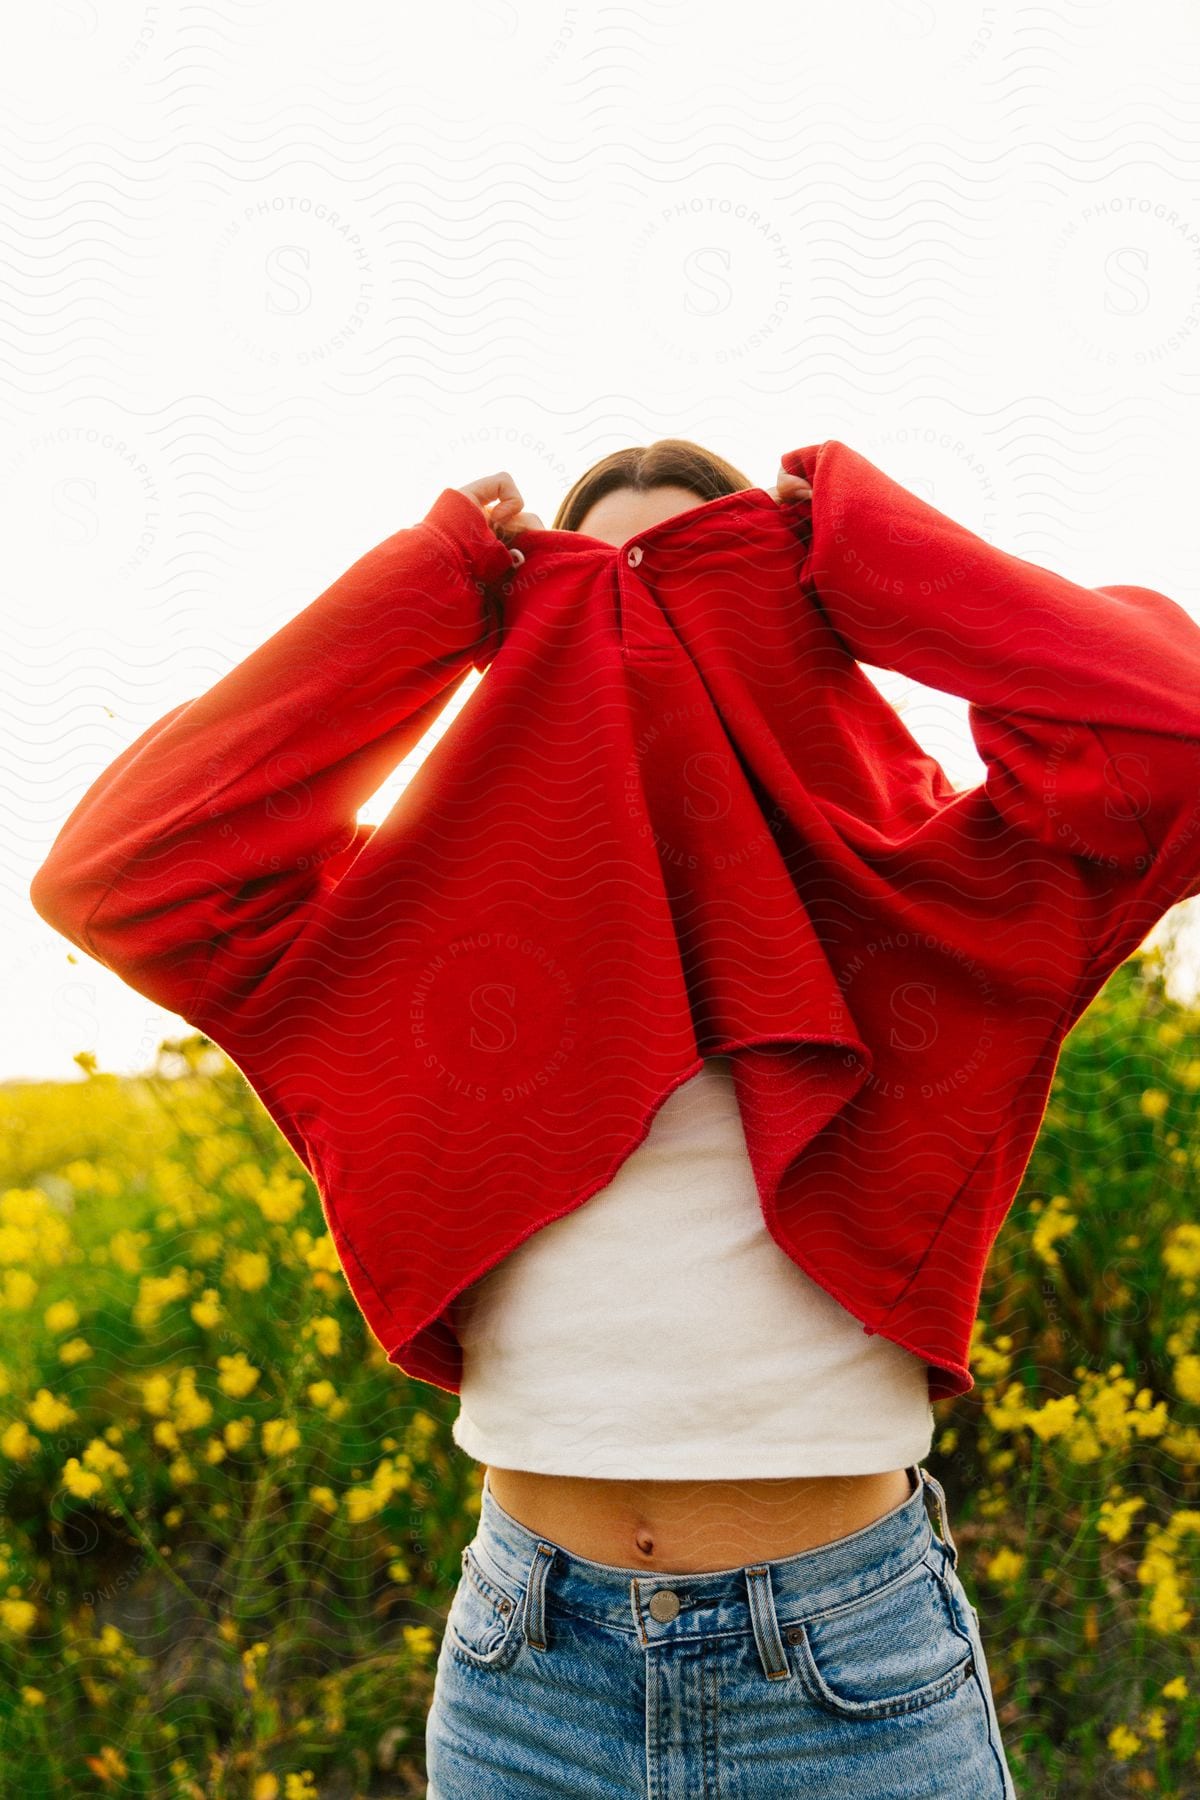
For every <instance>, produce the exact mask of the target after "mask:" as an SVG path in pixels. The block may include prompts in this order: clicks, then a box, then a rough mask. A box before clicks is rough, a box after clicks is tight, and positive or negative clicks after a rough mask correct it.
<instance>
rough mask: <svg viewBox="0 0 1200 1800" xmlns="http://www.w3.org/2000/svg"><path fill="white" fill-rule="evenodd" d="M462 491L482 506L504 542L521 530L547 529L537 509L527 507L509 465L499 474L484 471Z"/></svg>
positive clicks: (489, 522)
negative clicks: (535, 510) (533, 511)
mask: <svg viewBox="0 0 1200 1800" xmlns="http://www.w3.org/2000/svg"><path fill="white" fill-rule="evenodd" d="M458 491H459V493H460V494H465V495H466V496H467V498H468V499H469V500H474V501H475V503H476V505H477V506H479V507H480V508H481V510H482V512H483V515H484V517H485V518H486V519H487V522H488V524H489V525H490V526H491V528H492V530H493V531H494V532H495V533H496V536H497V537H498V538H499V539H500V540H501V542H502V543H507V542H508V540H509V539H510V538H512V537H515V536H516V535H517V533H518V532H521V531H530V530H532V531H544V530H545V529H546V528H545V526H544V525H543V524H542V521H541V520H540V519H539V518H538V516H537V514H536V513H531V512H526V511H525V510H524V507H525V502H524V500H523V499H522V497H521V491H520V489H519V488H518V486H517V484H516V482H515V481H514V480H513V478H512V476H511V475H510V474H509V472H508V470H507V469H501V471H500V473H499V474H498V475H481V476H480V478H479V480H478V481H469V482H468V483H467V485H466V487H461V488H459V490H458Z"/></svg>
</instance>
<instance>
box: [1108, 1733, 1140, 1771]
mask: <svg viewBox="0 0 1200 1800" xmlns="http://www.w3.org/2000/svg"><path fill="white" fill-rule="evenodd" d="M1108 1747H1109V1749H1110V1750H1111V1751H1112V1753H1113V1755H1114V1756H1115V1757H1116V1758H1117V1760H1118V1761H1119V1762H1128V1761H1129V1758H1130V1757H1131V1756H1136V1755H1137V1753H1138V1751H1139V1750H1140V1749H1141V1747H1142V1740H1141V1739H1140V1738H1137V1737H1135V1736H1134V1735H1133V1733H1132V1731H1130V1729H1129V1727H1128V1725H1114V1726H1113V1728H1112V1730H1111V1731H1110V1732H1109V1734H1108Z"/></svg>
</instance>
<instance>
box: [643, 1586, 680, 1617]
mask: <svg viewBox="0 0 1200 1800" xmlns="http://www.w3.org/2000/svg"><path fill="white" fill-rule="evenodd" d="M678 1612H679V1595H678V1594H677V1593H676V1592H675V1590H674V1588H660V1589H659V1590H658V1592H657V1594H655V1595H654V1597H653V1598H652V1600H651V1601H650V1617H651V1618H652V1619H657V1620H658V1622H659V1624H660V1625H665V1624H666V1623H667V1622H668V1620H670V1619H674V1618H675V1617H676V1616H677V1615H678Z"/></svg>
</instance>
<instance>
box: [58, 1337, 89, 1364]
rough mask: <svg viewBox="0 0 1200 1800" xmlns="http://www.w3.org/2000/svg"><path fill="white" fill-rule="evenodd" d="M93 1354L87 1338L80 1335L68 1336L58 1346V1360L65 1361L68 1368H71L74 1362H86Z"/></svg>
mask: <svg viewBox="0 0 1200 1800" xmlns="http://www.w3.org/2000/svg"><path fill="white" fill-rule="evenodd" d="M94 1354H95V1352H94V1351H93V1349H92V1346H91V1345H90V1344H89V1343H88V1341H87V1339H86V1338H81V1337H74V1338H68V1339H67V1341H66V1343H65V1344H60V1345H59V1347H58V1360H59V1362H60V1363H65V1364H66V1366H67V1368H68V1369H73V1368H74V1367H75V1364H76V1363H80V1362H86V1361H87V1359H88V1357H89V1356H93V1355H94Z"/></svg>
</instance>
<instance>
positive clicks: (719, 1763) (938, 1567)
mask: <svg viewBox="0 0 1200 1800" xmlns="http://www.w3.org/2000/svg"><path fill="white" fill-rule="evenodd" d="M750 486H751V483H750V482H749V481H748V480H747V479H746V477H745V476H744V475H742V474H741V473H740V472H739V471H738V470H737V469H735V468H733V467H732V466H731V465H730V464H729V463H727V462H725V461H724V460H723V459H722V458H720V457H718V456H715V455H712V454H710V453H709V452H707V451H705V450H703V449H701V448H700V447H699V446H697V445H695V444H692V443H689V442H687V441H685V440H681V439H666V440H662V441H660V442H658V443H656V444H654V445H652V446H651V447H650V448H648V449H630V450H626V451H620V452H617V453H615V454H613V455H611V456H608V457H606V458H604V459H603V460H602V461H601V462H599V463H597V464H596V465H595V466H594V467H593V468H592V469H590V470H589V471H588V472H587V473H586V474H585V475H583V476H582V477H581V478H580V479H579V480H578V481H577V482H576V483H575V485H574V486H573V487H572V488H571V490H570V492H569V493H568V494H567V495H566V497H565V498H564V499H563V501H562V503H561V505H560V506H559V508H558V511H557V514H556V515H555V519H554V529H556V530H565V531H576V532H581V533H583V534H585V535H588V536H591V537H594V538H597V539H599V540H601V541H602V542H604V543H607V544H612V545H624V544H626V543H628V542H629V541H630V540H631V539H632V538H634V537H635V536H636V535H637V534H639V533H641V532H643V531H645V530H646V529H647V528H648V527H650V526H652V525H654V524H657V523H658V522H660V521H661V520H664V519H667V518H669V517H672V516H674V515H676V514H679V513H681V512H684V511H686V510H688V509H690V508H693V507H696V506H698V505H701V504H703V503H704V502H706V501H708V500H710V499H713V498H715V497H717V496H719V495H723V494H732V493H735V492H739V491H741V490H743V489H746V488H748V487H750ZM460 491H461V492H462V493H464V494H466V495H468V496H469V497H470V498H471V499H473V500H474V501H476V502H477V503H478V504H479V505H480V506H481V507H482V508H483V509H484V512H485V515H486V516H487V517H488V518H489V521H490V523H491V525H492V527H493V529H494V530H495V531H496V533H497V534H498V535H499V536H500V537H501V539H502V540H503V541H504V542H506V543H508V544H510V545H515V544H516V540H517V539H518V537H519V535H520V533H521V532H522V531H523V530H527V529H531V528H532V529H544V528H543V527H542V522H541V520H540V519H538V518H537V517H536V516H535V515H533V514H531V513H528V512H526V511H524V510H523V504H524V503H523V500H522V497H521V495H520V494H519V492H518V491H517V489H516V487H515V484H514V483H513V481H512V478H511V477H510V476H509V475H508V474H507V473H501V474H497V475H495V476H492V477H487V478H484V479H481V480H479V481H475V482H472V483H469V484H468V485H467V486H466V487H465V488H463V489H461V490H460ZM770 491H771V493H772V495H773V497H774V498H775V499H776V500H778V501H780V502H787V501H790V500H793V499H796V498H799V497H805V496H808V495H810V494H811V489H810V487H809V485H808V483H807V482H806V481H804V480H802V479H800V478H799V477H796V476H793V475H790V474H788V473H787V472H786V471H785V470H784V469H782V468H781V469H780V471H779V475H778V478H777V485H776V487H775V488H774V489H772V490H770ZM651 1202H652V1204H651ZM651 1216H653V1218H654V1220H655V1230H654V1232H653V1234H651V1235H650V1236H649V1237H648V1234H647V1233H646V1231H645V1220H646V1219H647V1218H648V1217H651ZM685 1225H686V1229H684V1227H685ZM685 1244H686V1246H687V1249H686V1253H685V1252H684V1250H683V1249H682V1246H683V1245H685ZM685 1254H686V1262H684V1261H683V1260H682V1259H683V1258H684V1256H685ZM680 1293H683V1294H684V1295H685V1296H686V1304H685V1305H683V1306H682V1307H680V1306H675V1305H672V1299H673V1298H675V1297H677V1296H678V1295H679V1294H680ZM455 1323H456V1329H457V1331H458V1335H459V1338H460V1341H461V1343H462V1346H463V1354H464V1372H463V1381H462V1391H461V1408H460V1412H459V1415H458V1417H457V1419H456V1421H455V1425H454V1436H455V1440H456V1442H458V1443H459V1444H460V1446H462V1447H463V1448H464V1449H466V1450H467V1451H468V1452H469V1453H471V1454H472V1455H474V1456H475V1457H476V1458H477V1460H479V1461H480V1462H481V1463H482V1464H483V1465H484V1471H485V1485H484V1492H483V1495H482V1502H481V1514H480V1522H479V1529H478V1531H477V1532H476V1535H475V1537H474V1539H473V1540H472V1543H471V1544H470V1545H469V1546H468V1548H467V1549H466V1550H465V1551H464V1553H463V1576H462V1579H461V1581H460V1583H459V1585H458V1588H457V1590H456V1593H455V1596H454V1601H453V1605H452V1608H451V1612H450V1617H449V1620H448V1626H447V1631H446V1634H445V1637H444V1639H443V1644H442V1650H441V1655H440V1658H439V1663H438V1673H437V1684H436V1690H435V1694H434V1700H433V1704H432V1706H431V1709H430V1714H429V1719H428V1723H427V1753H428V1763H429V1778H430V1786H429V1790H428V1791H429V1794H430V1795H431V1796H433V1797H435V1800H462V1797H464V1796H467V1795H472V1796H475V1795H488V1796H491V1795H495V1796H508V1795H513V1796H516V1795H535V1794H545V1795H551V1794H554V1795H579V1796H590V1795H596V1796H600V1795H605V1796H617V1795H635V1794H650V1793H653V1794H655V1795H663V1796H665V1795H667V1794H675V1793H678V1794H680V1795H683V1794H685V1793H686V1794H692V1793H696V1794H700V1793H704V1794H708V1793H712V1794H714V1795H715V1794H718V1793H728V1794H737V1795H739V1796H747V1797H749V1796H754V1795H760V1794H763V1795H765V1794H767V1793H771V1794H783V1793H792V1792H805V1793H810V1792H811V1793H821V1794H822V1795H826V1796H836V1795H841V1794H845V1795H847V1796H849V1795H851V1794H853V1795H855V1796H858V1797H863V1800H870V1797H873V1796H884V1795H895V1796H901V1795H903V1796H910V1795H915V1794H933V1793H936V1794H937V1795H938V1796H939V1797H940V1800H952V1797H953V1796H955V1795H960V1794H961V1795H964V1796H966V1795H970V1796H972V1800H984V1797H985V1796H988V1795H998V1796H999V1795H1012V1794H1013V1793H1014V1789H1013V1786H1012V1781H1011V1776H1010V1775H1009V1772H1008V1769H1007V1765H1006V1762H1005V1758H1004V1751H1003V1746H1002V1743H1001V1739H1000V1732H999V1726H998V1722H997V1717H996V1711H995V1706H994V1702H993V1697H992V1692H991V1687H990V1682H989V1678H988V1671H987V1664H986V1659H985V1656H984V1651H983V1646H982V1643H981V1641H980V1635H979V1623H978V1617H977V1615H976V1613H975V1611H974V1608H973V1607H972V1606H971V1605H970V1602H969V1601H968V1599H967V1596H966V1594H965V1591H964V1589H963V1587H962V1584H961V1581H960V1580H959V1576H958V1572H957V1567H956V1561H957V1553H956V1549H955V1546H954V1541H953V1537H952V1534H951V1531H950V1526H949V1522H948V1518H947V1513H946V1505H945V1496H944V1494H943V1492H942V1489H941V1487H940V1486H939V1484H938V1483H937V1482H936V1481H935V1480H934V1478H933V1477H932V1476H931V1475H929V1473H928V1471H926V1470H925V1469H924V1468H923V1466H922V1458H923V1456H924V1455H925V1454H927V1452H928V1450H929V1447H930V1443H931V1440H932V1413H931V1410H930V1406H929V1397H928V1391H927V1383H926V1369H925V1366H924V1364H923V1363H922V1362H921V1361H920V1360H919V1359H918V1358H917V1357H915V1356H914V1355H912V1354H911V1353H910V1352H908V1351H906V1350H904V1349H902V1348H901V1347H900V1346H898V1345H897V1344H894V1343H891V1342H890V1341H889V1340H888V1339H886V1338H884V1337H882V1336H879V1335H873V1336H867V1337H864V1335H863V1333H862V1330H861V1326H860V1324H859V1321H857V1320H856V1319H855V1318H853V1317H852V1316H851V1315H850V1314H849V1313H848V1312H847V1311H845V1310H844V1309H843V1308H842V1307H841V1306H840V1305H839V1304H838V1303H837V1302H836V1301H835V1300H834V1299H833V1298H832V1297H831V1296H830V1295H829V1294H827V1293H825V1292H824V1291H823V1289H821V1288H820V1287H818V1286H817V1285H816V1284H815V1283H814V1282H812V1281H811V1280H810V1279H809V1278H808V1277H807V1276H806V1275H805V1274H803V1272H802V1271H801V1270H800V1269H798V1268H797V1267H796V1266H795V1265H794V1264H793V1263H792V1262H791V1261H790V1260H789V1258H788V1257H786V1256H785V1255H784V1253H783V1252H782V1251H781V1250H780V1249H779V1247H778V1245H777V1244H775V1243H774V1242H773V1240H772V1239H771V1238H770V1237H769V1236H768V1234H767V1232H766V1230H765V1228H764V1226H763V1221H762V1217H761V1212H760V1209H759V1206H758V1202H757V1196H756V1193H755V1187H754V1182H753V1178H752V1176H751V1173H750V1168H749V1164H748V1162H747V1160H746V1153H745V1142H744V1138H743V1136H742V1133H741V1129H740V1126H739V1119H738V1107H737V1102H736V1098H735V1095H734V1088H733V1083H732V1077H731V1071H730V1067H729V1059H728V1058H727V1057H723V1056H721V1057H710V1058H709V1059H708V1060H707V1061H706V1063H705V1065H704V1067H703V1069H702V1070H701V1072H700V1073H699V1074H697V1075H695V1076H694V1077H692V1078H691V1079H690V1080H689V1081H687V1082H685V1083H684V1084H683V1085H682V1086H680V1087H679V1088H677V1089H676V1090H675V1092H673V1093H672V1094H671V1095H670V1096H669V1098H668V1100H667V1102H666V1103H665V1104H664V1105H663V1106H662V1107H661V1109H660V1110H659V1112H658V1113H657V1114H656V1116H655V1118H654V1121H653V1124H652V1126H651V1129H650V1132H649V1135H648V1136H647V1138H646V1139H645V1140H644V1142H643V1143H642V1144H641V1145H640V1146H639V1147H638V1148H637V1149H636V1150H635V1151H634V1152H633V1154H632V1155H631V1156H629V1158H628V1159H627V1161H626V1162H625V1163H624V1165H623V1166H622V1167H621V1169H620V1170H619V1172H618V1175H617V1177H616V1178H615V1179H614V1180H613V1181H612V1183H611V1184H610V1185H609V1187H608V1188H606V1189H604V1190H602V1191H601V1192H599V1193H597V1194H595V1195H593V1197H592V1198H591V1200H590V1201H589V1202H588V1204H587V1205H586V1206H584V1207H582V1208H579V1209H577V1210H576V1211H574V1212H572V1213H570V1214H568V1215H567V1217H565V1218H563V1219H559V1220H556V1221H554V1222H553V1223H552V1224H550V1225H549V1226H547V1227H545V1228H544V1229H543V1230H542V1231H540V1232H538V1233H536V1234H535V1235H534V1236H533V1237H531V1238H528V1239H526V1240H525V1242H523V1243H522V1244H520V1245H519V1246H518V1247H517V1249H516V1250H515V1251H514V1252H512V1253H511V1254H510V1255H509V1257H508V1258H507V1259H506V1260H505V1261H504V1262H503V1263H502V1264H501V1265H499V1266H498V1267H496V1268H494V1269H492V1270H491V1271H490V1272H489V1273H488V1275H486V1276H485V1277H484V1278H483V1279H482V1280H481V1281H478V1282H476V1283H475V1284H474V1286H473V1287H472V1288H471V1289H469V1290H468V1291H467V1292H466V1293H465V1294H463V1295H462V1296H460V1299H459V1302H458V1305H457V1308H456V1316H455ZM668 1324H669V1325H670V1326H671V1329H669V1330H668V1329H665V1327H666V1326H667V1325H668ZM631 1345H632V1346H638V1345H647V1346H648V1348H647V1349H646V1351H645V1353H644V1354H639V1353H637V1352H636V1350H635V1353H634V1354H633V1355H630V1353H629V1347H630V1346H631ZM564 1420H570V1421H572V1424H571V1425H570V1426H569V1427H568V1426H564V1424H563V1421H564ZM748 1420H749V1425H750V1431H751V1434H752V1435H753V1434H754V1432H755V1424H756V1422H757V1432H758V1435H757V1439H756V1445H757V1447H756V1448H755V1450H754V1451H753V1453H750V1452H748V1451H747V1450H746V1449H745V1445H746V1442H747V1436H746V1433H747V1421H748ZM735 1424H736V1426H737V1438H736V1443H737V1446H738V1448H736V1449H734V1448H732V1447H731V1446H732V1444H733V1442H734V1438H733V1428H734V1426H735ZM769 1467H773V1468H775V1469H777V1470H780V1471H782V1470H783V1469H786V1471H787V1472H786V1473H782V1472H779V1473H774V1474H764V1473H763V1472H762V1471H763V1470H764V1469H765V1468H769ZM633 1470H636V1471H638V1472H636V1473H634V1472H631V1471H633ZM685 1470H686V1471H687V1473H682V1471H685ZM605 1471H607V1472H605ZM927 1487H928V1488H929V1489H930V1490H931V1491H932V1494H933V1496H934V1498H935V1499H936V1501H937V1516H938V1534H937V1535H935V1534H934V1532H933V1530H932V1527H931V1524H930V1516H929V1513H928V1512H927V1510H926V1488H927ZM652 1577H657V1578H659V1579H651V1578H652ZM663 1577H665V1578H666V1579H665V1580H664V1579H662V1578H663ZM518 1620H519V1623H518ZM789 1620H790V1621H791V1624H790V1625H789V1624H788V1623H787V1621H789Z"/></svg>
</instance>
